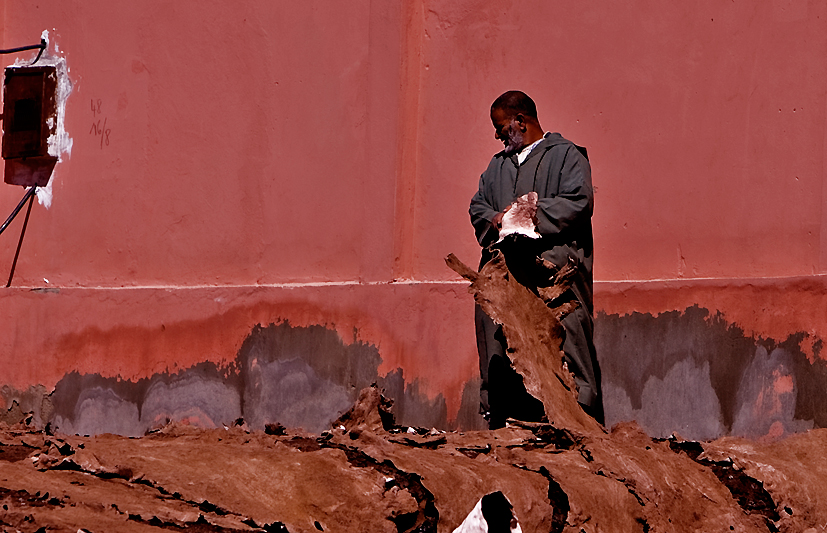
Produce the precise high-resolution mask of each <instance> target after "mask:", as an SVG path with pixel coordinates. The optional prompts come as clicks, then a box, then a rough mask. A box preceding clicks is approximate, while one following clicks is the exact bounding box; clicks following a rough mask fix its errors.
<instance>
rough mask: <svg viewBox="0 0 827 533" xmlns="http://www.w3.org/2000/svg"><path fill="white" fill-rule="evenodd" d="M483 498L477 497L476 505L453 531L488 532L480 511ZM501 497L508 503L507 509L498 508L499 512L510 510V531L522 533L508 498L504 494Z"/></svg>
mask: <svg viewBox="0 0 827 533" xmlns="http://www.w3.org/2000/svg"><path fill="white" fill-rule="evenodd" d="M484 498H485V497H483V498H480V499H479V501H478V502H477V505H475V506H474V508H473V509H472V510H471V512H470V513H469V514H468V516H466V517H465V520H463V521H462V523H461V524H460V525H459V527H458V528H456V529H455V530H454V531H453V533H488V522H486V520H485V516H484V515H483V511H482V504H483V499H484ZM503 499H504V502H505V503H506V504H507V505H508V509H507V511H506V510H505V509H500V512H511V516H512V518H513V521H512V526H511V528H510V531H511V533H522V531H523V530H522V528H521V527H520V523H519V522H518V521H517V517H516V516H515V515H514V514H513V508H512V507H511V502H509V501H508V498H506V497H505V495H503Z"/></svg>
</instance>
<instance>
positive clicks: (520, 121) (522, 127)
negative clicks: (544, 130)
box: [514, 113, 527, 133]
mask: <svg viewBox="0 0 827 533" xmlns="http://www.w3.org/2000/svg"><path fill="white" fill-rule="evenodd" d="M514 120H515V121H516V122H517V126H518V127H519V128H520V132H521V133H525V131H526V129H527V126H526V121H525V115H523V114H522V113H517V114H516V115H514Z"/></svg>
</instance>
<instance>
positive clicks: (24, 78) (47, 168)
mask: <svg viewBox="0 0 827 533" xmlns="http://www.w3.org/2000/svg"><path fill="white" fill-rule="evenodd" d="M56 92H57V72H56V70H55V67H53V66H46V67H7V68H6V72H5V76H4V79H3V146H2V155H3V159H5V160H6V168H5V172H4V179H5V182H6V183H10V184H12V185H23V186H27V187H30V186H33V185H37V186H39V187H44V186H45V185H47V184H48V183H49V178H50V177H51V175H52V170H53V169H54V167H55V165H56V164H57V157H55V156H51V155H49V141H48V139H49V136H51V135H54V134H55V130H56V129H57V102H56V99H55V96H56Z"/></svg>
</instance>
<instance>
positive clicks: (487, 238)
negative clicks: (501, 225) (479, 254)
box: [468, 174, 499, 248]
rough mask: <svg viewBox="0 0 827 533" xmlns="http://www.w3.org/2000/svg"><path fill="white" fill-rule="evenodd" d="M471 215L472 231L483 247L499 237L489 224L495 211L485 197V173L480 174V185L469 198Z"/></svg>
mask: <svg viewBox="0 0 827 533" xmlns="http://www.w3.org/2000/svg"><path fill="white" fill-rule="evenodd" d="M468 213H469V214H470V215H471V225H472V226H474V233H476V235H477V242H479V243H480V246H482V247H483V248H485V247H486V246H488V245H489V244H491V243H492V242H494V241H496V240H497V238H498V237H499V231H497V229H496V228H495V227H494V226H493V225H492V224H491V221H492V220H494V217H495V216H497V213H499V211H497V210H496V209H494V208H493V207H492V206H491V204H490V203H489V201H488V200H487V199H486V197H485V174H483V175H482V176H480V187H479V190H478V191H477V193H476V194H475V195H474V197H473V198H471V207H470V208H469V209H468Z"/></svg>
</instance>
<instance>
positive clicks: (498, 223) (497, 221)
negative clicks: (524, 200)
mask: <svg viewBox="0 0 827 533" xmlns="http://www.w3.org/2000/svg"><path fill="white" fill-rule="evenodd" d="M509 209H511V206H510V205H509V206H508V207H506V208H505V209H503V212H502V213H497V214H496V215H494V218H493V219H492V220H491V225H492V226H494V227H495V228H496V229H497V231H500V230H501V229H503V217H504V216H505V214H506V213H508V210H509Z"/></svg>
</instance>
